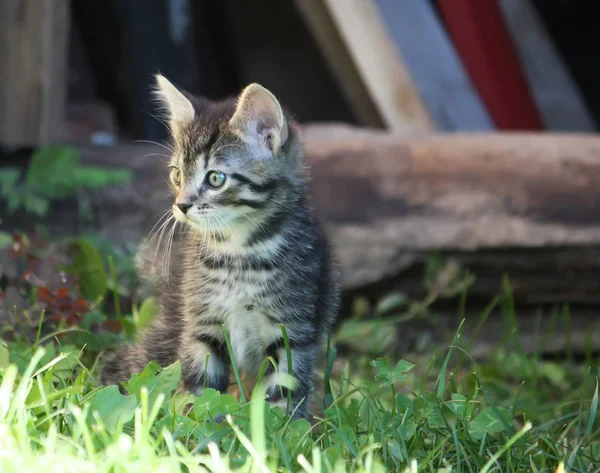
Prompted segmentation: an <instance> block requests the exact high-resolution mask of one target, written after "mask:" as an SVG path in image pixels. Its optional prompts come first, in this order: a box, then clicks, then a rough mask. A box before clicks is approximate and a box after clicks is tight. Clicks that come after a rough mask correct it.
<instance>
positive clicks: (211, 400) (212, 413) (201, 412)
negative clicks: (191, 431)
mask: <svg viewBox="0 0 600 473" xmlns="http://www.w3.org/2000/svg"><path fill="white" fill-rule="evenodd" d="M238 409H239V404H238V402H237V401H236V399H235V398H234V397H233V396H232V395H230V394H221V393H220V392H219V391H217V390H216V389H213V388H206V389H203V390H202V394H201V395H200V397H198V398H196V400H195V401H194V415H195V416H196V419H197V420H198V421H201V420H204V419H205V418H209V419H210V418H211V417H212V418H214V417H216V416H217V415H218V414H223V415H226V414H233V413H234V412H236V411H237V410H238Z"/></svg>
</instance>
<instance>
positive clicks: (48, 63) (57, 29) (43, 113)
mask: <svg viewBox="0 0 600 473" xmlns="http://www.w3.org/2000/svg"><path fill="white" fill-rule="evenodd" d="M68 35H69V1H68V0H36V1H23V0H2V3H1V6H0V64H1V65H2V66H1V67H0V84H1V86H0V144H1V145H3V146H7V147H21V146H27V147H29V146H39V145H45V144H49V143H53V142H57V141H60V139H61V137H62V132H63V116H64V112H65V97H66V90H67V75H66V68H67V45H68Z"/></svg>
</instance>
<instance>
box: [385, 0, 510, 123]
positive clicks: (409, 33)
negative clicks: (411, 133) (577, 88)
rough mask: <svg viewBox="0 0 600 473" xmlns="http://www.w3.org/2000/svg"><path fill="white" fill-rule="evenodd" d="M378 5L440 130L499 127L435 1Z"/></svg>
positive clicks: (388, 0) (390, 1)
mask: <svg viewBox="0 0 600 473" xmlns="http://www.w3.org/2000/svg"><path fill="white" fill-rule="evenodd" d="M517 1H519V0H517ZM376 4H377V6H378V7H379V9H380V11H381V17H382V19H383V21H384V22H385V24H386V26H387V28H388V30H389V33H390V36H391V37H392V38H393V40H394V42H395V44H396V46H397V47H398V50H399V51H400V54H401V55H402V59H403V60H404V64H405V65H406V68H407V70H408V72H409V73H410V75H411V76H412V77H413V80H414V82H415V85H416V87H417V89H418V90H419V92H420V94H421V97H422V98H423V102H424V103H425V105H426V106H427V110H428V112H429V114H430V115H431V117H432V119H433V120H434V121H435V124H436V126H437V128H438V130H440V131H492V130H494V128H495V127H494V124H493V122H492V120H491V118H490V116H489V114H488V112H487V110H486V109H485V106H484V104H483V102H482V101H481V100H480V99H479V96H478V94H477V91H476V90H475V88H474V87H473V84H472V83H471V79H470V78H469V75H468V74H467V73H466V71H465V68H464V67H463V65H462V62H461V60H460V58H459V57H458V54H457V53H456V51H455V49H454V46H453V45H452V42H451V41H450V38H449V37H448V34H447V33H446V30H445V29H444V25H443V24H442V22H441V21H440V19H439V17H438V15H437V13H436V12H435V8H434V6H433V4H432V3H430V2H410V1H409V2H399V1H397V0H376Z"/></svg>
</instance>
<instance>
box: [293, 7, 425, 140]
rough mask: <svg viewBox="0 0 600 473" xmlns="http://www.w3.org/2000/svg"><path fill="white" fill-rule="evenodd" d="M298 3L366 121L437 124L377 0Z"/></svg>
mask: <svg viewBox="0 0 600 473" xmlns="http://www.w3.org/2000/svg"><path fill="white" fill-rule="evenodd" d="M296 5H297V6H298V8H299V10H300V12H301V13H302V14H303V15H304V17H305V19H306V21H307V23H308V24H309V26H310V28H311V30H312V31H313V34H314V36H315V37H316V39H317V41H318V42H319V44H320V46H321V48H322V50H323V52H324V54H325V56H326V58H327V60H328V61H329V63H330V64H331V67H332V68H333V71H334V73H335V75H336V78H337V80H338V82H339V84H340V87H342V89H343V90H344V92H345V93H346V95H347V96H348V99H349V101H350V102H351V103H352V104H353V106H354V108H355V110H357V112H358V116H359V118H361V119H362V121H363V124H364V125H368V126H374V127H376V126H378V125H379V123H383V124H384V125H385V127H387V128H388V129H389V130H392V131H405V130H407V129H409V130H410V129H415V130H432V129H433V128H434V125H433V124H432V122H431V119H430V117H429V115H428V113H427V110H426V108H425V106H424V105H423V102H422V100H421V97H420V95H419V92H418V91H417V89H416V88H415V86H414V84H413V81H412V79H411V77H410V74H409V73H408V71H407V70H406V67H405V65H404V64H403V62H402V59H401V57H400V55H399V54H398V51H397V49H396V48H395V46H394V43H393V41H392V40H391V38H390V37H389V34H388V32H387V30H386V28H385V25H384V23H383V21H382V19H381V16H380V13H379V10H378V9H377V6H376V5H375V4H374V3H373V0H347V1H344V2H339V1H336V0H310V1H304V0H296ZM373 106H374V107H375V110H376V112H377V116H374V114H373Z"/></svg>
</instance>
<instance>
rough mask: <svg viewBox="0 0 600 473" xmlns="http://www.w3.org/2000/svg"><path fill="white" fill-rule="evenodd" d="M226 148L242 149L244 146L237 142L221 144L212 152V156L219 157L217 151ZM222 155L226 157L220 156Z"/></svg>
mask: <svg viewBox="0 0 600 473" xmlns="http://www.w3.org/2000/svg"><path fill="white" fill-rule="evenodd" d="M226 148H240V149H241V148H242V146H240V145H239V144H237V143H229V144H225V145H221V146H219V147H218V148H217V149H216V150H214V151H213V152H212V153H211V156H214V157H218V156H217V153H219V152H220V151H221V150H223V149H226ZM220 157H226V156H220Z"/></svg>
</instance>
